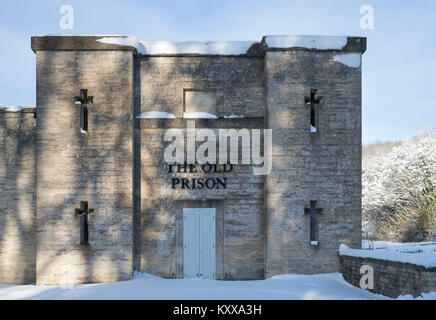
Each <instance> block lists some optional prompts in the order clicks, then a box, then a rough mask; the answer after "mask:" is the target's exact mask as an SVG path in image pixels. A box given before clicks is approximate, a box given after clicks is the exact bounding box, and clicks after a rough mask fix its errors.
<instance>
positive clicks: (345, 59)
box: [333, 53, 360, 68]
mask: <svg viewBox="0 0 436 320" xmlns="http://www.w3.org/2000/svg"><path fill="white" fill-rule="evenodd" d="M333 61H336V62H340V63H342V64H345V65H346V66H348V67H350V68H359V67H360V53H342V54H337V55H335V56H334V57H333Z"/></svg>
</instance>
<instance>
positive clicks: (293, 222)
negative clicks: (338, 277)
mask: <svg viewBox="0 0 436 320" xmlns="http://www.w3.org/2000/svg"><path fill="white" fill-rule="evenodd" d="M335 54H337V53H335V52H330V51H323V52H313V51H307V50H294V51H272V52H267V54H266V57H265V81H266V83H267V90H266V92H267V95H266V118H267V127H268V128H271V129H272V130H273V131H272V135H273V161H272V163H273V170H272V173H271V174H269V175H267V176H266V182H265V202H266V211H265V215H266V249H265V250H266V259H265V260H266V261H265V262H266V271H265V272H266V276H267V277H270V276H272V275H275V274H279V273H289V272H292V273H318V272H332V271H336V270H338V268H339V259H338V256H337V254H335V252H336V251H337V248H338V247H339V244H340V243H347V244H349V245H351V246H355V247H357V246H360V241H361V234H360V230H361V225H360V224H361V80H360V74H361V70H360V68H350V67H347V66H345V65H343V64H340V63H336V62H333V56H334V55H335ZM311 89H317V95H318V96H322V97H323V98H322V100H321V104H320V106H319V108H318V110H319V112H318V132H316V133H313V132H311V131H310V128H309V125H310V122H309V119H310V108H309V107H308V105H306V104H305V96H309V95H310V90H311ZM311 200H314V201H317V207H318V208H322V209H323V214H321V215H319V216H318V217H317V220H318V234H319V239H318V241H319V245H318V246H316V247H313V246H311V245H310V242H309V226H310V225H309V217H307V216H305V215H304V208H307V207H309V204H310V201H311Z"/></svg>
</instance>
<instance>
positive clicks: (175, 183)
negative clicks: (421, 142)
mask: <svg viewBox="0 0 436 320" xmlns="http://www.w3.org/2000/svg"><path fill="white" fill-rule="evenodd" d="M365 49H366V39H365V38H357V37H330V36H325V37H324V36H321V37H313V36H267V37H264V38H263V39H262V40H261V41H259V42H205V43H196V42H186V43H169V42H138V41H137V39H136V37H133V36H38V37H32V50H33V51H34V52H35V54H36V77H37V81H36V83H37V86H36V90H37V95H36V96H37V98H36V109H31V108H30V109H29V108H27V109H22V110H19V111H16V110H15V112H12V111H10V110H7V109H0V123H1V126H0V139H1V149H0V187H1V189H0V196H1V198H0V282H1V283H33V282H36V283H37V284H40V285H49V284H50V285H51V284H62V283H86V282H106V281H117V280H126V279H131V278H132V276H133V272H134V271H135V270H138V271H142V272H149V273H152V274H154V275H158V276H162V277H167V278H183V277H202V278H213V279H224V280H245V279H247V280H248V279H264V278H267V277H271V276H273V275H276V274H281V273H306V274H311V273H319V272H333V271H338V270H339V261H340V259H339V255H338V247H339V244H340V243H345V244H347V245H348V246H350V247H359V246H360V242H361V55H362V54H363V52H364V51H365ZM35 118H36V120H35ZM190 124H191V125H192V124H194V125H195V128H196V129H201V128H208V129H210V130H211V131H212V132H219V130H220V129H236V130H243V129H244V130H245V129H247V130H248V132H249V133H250V134H252V136H253V137H254V133H253V132H254V130H256V129H261V132H264V131H263V129H271V130H272V131H271V133H272V152H271V159H272V170H271V172H269V173H268V174H265V175H256V174H253V170H254V168H255V166H256V165H255V164H253V163H248V164H247V163H240V164H231V163H221V164H215V165H214V164H199V163H194V164H186V165H185V164H184V163H179V164H169V163H167V162H166V161H164V154H165V149H166V148H167V147H168V145H169V144H170V142H169V141H165V139H164V137H165V135H166V133H167V132H168V130H169V129H177V128H178V129H180V130H181V131H182V132H183V133H187V130H188V129H187V128H188V127H189V125H190ZM241 140H242V138H241ZM249 149H250V145H248V149H247V148H241V149H240V151H239V153H240V154H239V155H240V156H241V157H243V155H244V154H247V153H248V154H249V152H250V150H249Z"/></svg>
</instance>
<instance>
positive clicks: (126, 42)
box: [96, 36, 143, 54]
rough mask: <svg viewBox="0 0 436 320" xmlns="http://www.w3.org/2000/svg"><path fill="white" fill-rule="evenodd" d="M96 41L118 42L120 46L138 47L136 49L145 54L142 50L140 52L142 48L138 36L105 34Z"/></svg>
mask: <svg viewBox="0 0 436 320" xmlns="http://www.w3.org/2000/svg"><path fill="white" fill-rule="evenodd" d="M96 41H97V42H102V43H111V44H118V45H120V46H129V47H134V48H136V50H138V52H139V53H141V54H143V53H142V52H140V50H141V48H140V45H139V41H138V38H137V37H136V36H105V37H103V38H101V39H98V40H96Z"/></svg>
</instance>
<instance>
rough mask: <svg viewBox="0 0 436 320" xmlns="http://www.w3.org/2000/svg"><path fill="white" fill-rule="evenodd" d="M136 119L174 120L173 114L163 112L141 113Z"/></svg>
mask: <svg viewBox="0 0 436 320" xmlns="http://www.w3.org/2000/svg"><path fill="white" fill-rule="evenodd" d="M136 118H138V119H174V118H175V116H174V114H172V113H170V112H163V111H147V112H143V113H141V114H140V115H139V116H137V117H136Z"/></svg>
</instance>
